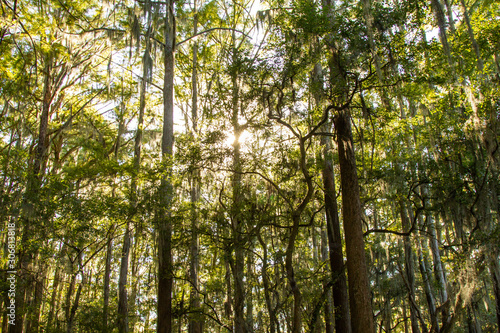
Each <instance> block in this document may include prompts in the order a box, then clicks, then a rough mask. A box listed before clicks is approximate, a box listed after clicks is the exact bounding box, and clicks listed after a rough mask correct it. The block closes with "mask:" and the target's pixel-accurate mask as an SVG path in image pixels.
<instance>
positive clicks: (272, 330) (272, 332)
mask: <svg viewBox="0 0 500 333" xmlns="http://www.w3.org/2000/svg"><path fill="white" fill-rule="evenodd" d="M257 238H258V239H259V243H260V245H261V246H262V252H263V254H262V285H263V286H264V298H265V300H266V306H267V312H268V313H269V326H268V327H269V333H276V324H277V323H278V319H277V317H276V313H275V311H274V306H273V302H272V297H271V289H270V286H269V282H270V281H269V275H268V274H267V268H268V258H267V256H268V251H267V244H266V242H265V241H264V239H263V238H262V235H261V233H260V230H259V231H258V233H257ZM278 325H279V323H278Z"/></svg>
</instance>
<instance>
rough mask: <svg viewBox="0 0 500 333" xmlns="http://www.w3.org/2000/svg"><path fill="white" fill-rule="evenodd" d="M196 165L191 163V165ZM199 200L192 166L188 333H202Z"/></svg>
mask: <svg viewBox="0 0 500 333" xmlns="http://www.w3.org/2000/svg"><path fill="white" fill-rule="evenodd" d="M193 6H194V9H193V12H194V18H193V36H195V35H196V34H197V33H198V8H197V1H196V0H194V2H193ZM197 66H198V44H197V42H194V44H193V72H192V76H191V91H192V101H191V108H192V109H191V118H192V119H191V121H192V122H193V128H192V135H193V137H194V138H195V137H197V134H198V68H197ZM194 163H196V162H195V161H193V164H194ZM199 200H200V171H199V170H198V168H197V167H196V165H194V171H193V172H192V176H191V246H190V264H189V277H190V282H191V291H190V295H189V307H190V309H191V311H194V313H193V314H192V315H191V316H190V318H189V333H201V332H202V331H203V316H202V314H201V306H200V295H199V290H198V289H199V285H198V271H199V269H200V268H199V267H200V258H199V251H200V250H199V248H200V244H199V243H200V241H199V237H198V228H199V223H198V218H199V216H198V210H197V209H198V207H197V205H198V202H199Z"/></svg>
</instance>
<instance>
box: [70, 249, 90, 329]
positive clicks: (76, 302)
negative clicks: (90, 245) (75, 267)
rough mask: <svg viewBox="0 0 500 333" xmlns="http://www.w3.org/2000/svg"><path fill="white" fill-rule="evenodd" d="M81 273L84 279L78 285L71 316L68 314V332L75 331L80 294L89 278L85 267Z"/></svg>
mask: <svg viewBox="0 0 500 333" xmlns="http://www.w3.org/2000/svg"><path fill="white" fill-rule="evenodd" d="M80 260H81V257H80ZM77 274H78V273H77ZM80 274H81V276H82V281H81V282H80V284H79V285H78V289H77V291H76V295H75V301H74V303H73V305H72V306H71V309H70V311H69V316H68V320H67V326H66V333H71V332H73V327H74V322H75V316H76V311H77V310H78V306H79V304H80V296H81V294H82V289H83V287H84V286H85V283H86V280H87V279H86V276H85V272H84V271H83V268H82V269H81V270H80ZM75 277H76V275H75Z"/></svg>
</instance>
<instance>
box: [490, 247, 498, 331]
mask: <svg viewBox="0 0 500 333" xmlns="http://www.w3.org/2000/svg"><path fill="white" fill-rule="evenodd" d="M495 252H496V251H495ZM495 254H496V256H493V258H492V259H491V263H490V271H491V279H492V282H493V294H494V295H495V305H496V315H497V328H498V333H500V264H499V263H498V252H496V253H495Z"/></svg>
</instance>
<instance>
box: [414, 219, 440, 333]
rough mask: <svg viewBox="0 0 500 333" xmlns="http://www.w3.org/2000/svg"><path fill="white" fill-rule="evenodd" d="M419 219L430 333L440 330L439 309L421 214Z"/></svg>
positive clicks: (420, 253) (421, 260)
mask: <svg viewBox="0 0 500 333" xmlns="http://www.w3.org/2000/svg"><path fill="white" fill-rule="evenodd" d="M410 217H411V218H412V219H413V217H412V216H411V215H410ZM418 220H419V228H420V230H421V232H420V235H418V241H417V242H418V244H417V246H418V267H419V270H420V274H421V276H422V282H423V284H424V292H425V298H426V300H427V305H428V307H429V316H430V320H431V328H430V330H429V332H430V333H433V332H438V331H439V324H438V318H437V310H436V301H435V299H434V295H433V294H432V287H431V273H430V270H429V269H428V267H429V263H428V260H427V257H426V256H425V255H424V250H425V253H427V252H428V248H427V245H426V244H425V241H424V236H423V235H422V234H423V227H424V223H423V218H422V216H421V215H419V216H418Z"/></svg>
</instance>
